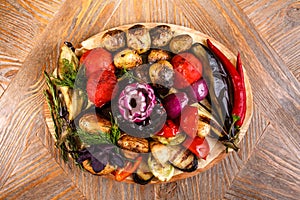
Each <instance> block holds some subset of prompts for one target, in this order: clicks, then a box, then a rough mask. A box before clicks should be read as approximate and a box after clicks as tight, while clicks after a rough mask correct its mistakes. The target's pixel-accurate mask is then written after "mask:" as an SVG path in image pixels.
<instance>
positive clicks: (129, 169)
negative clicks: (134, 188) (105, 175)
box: [115, 157, 142, 181]
mask: <svg viewBox="0 0 300 200" xmlns="http://www.w3.org/2000/svg"><path fill="white" fill-rule="evenodd" d="M141 162H142V157H138V158H137V159H136V160H135V162H134V163H132V162H127V163H126V165H125V167H123V168H118V169H117V170H116V171H115V178H116V180H117V181H123V180H124V179H125V178H127V177H128V176H130V175H131V174H132V173H133V172H134V171H135V170H136V169H137V168H138V166H139V165H140V164H141Z"/></svg>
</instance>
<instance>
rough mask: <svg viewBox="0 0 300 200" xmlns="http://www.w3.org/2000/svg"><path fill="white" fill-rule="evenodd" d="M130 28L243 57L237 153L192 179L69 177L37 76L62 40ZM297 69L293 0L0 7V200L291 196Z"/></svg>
mask: <svg viewBox="0 0 300 200" xmlns="http://www.w3.org/2000/svg"><path fill="white" fill-rule="evenodd" d="M137 22H164V23H172V24H177V25H182V26H186V27H189V28H193V29H195V30H197V31H200V32H203V33H205V34H207V35H209V36H211V37H213V38H215V39H216V40H218V41H219V42H221V43H222V44H224V45H225V46H226V47H228V49H230V50H231V51H232V52H234V53H237V51H240V52H241V56H242V59H243V61H244V66H245V68H246V70H247V73H248V75H249V79H250V83H251V85H252V90H253V102H254V113H253V118H252V122H251V124H250V127H249V130H248V132H247V133H246V135H245V137H244V138H243V140H242V142H241V147H242V148H241V150H240V151H239V152H237V153H236V152H234V153H231V154H229V155H228V156H227V157H226V159H224V160H222V161H221V162H220V163H219V164H217V165H215V166H213V167H212V168H211V169H209V170H208V171H205V172H203V173H201V174H199V175H197V176H194V177H192V178H187V179H184V180H180V181H176V182H172V183H167V184H157V185H146V186H140V185H136V184H135V185H134V184H127V183H119V182H115V181H113V180H107V179H104V178H102V177H97V176H92V175H90V174H88V173H85V172H82V171H80V170H79V169H78V170H76V168H75V170H74V168H73V167H74V166H72V164H70V163H64V162H63V161H62V160H61V158H60V157H59V155H58V153H57V151H56V150H55V148H53V146H54V144H53V141H52V138H51V137H50V135H49V132H48V129H47V126H46V124H45V120H44V117H43V103H44V96H43V90H44V89H45V80H44V78H43V71H44V70H47V71H51V70H53V68H54V67H55V66H56V63H57V60H58V55H59V50H60V46H61V45H62V43H63V42H64V41H71V42H72V43H73V44H78V43H79V42H80V41H82V40H84V39H86V38H88V37H89V36H91V35H93V34H95V33H97V32H99V31H102V30H105V29H108V28H112V27H115V26H119V25H123V24H131V23H137ZM299 63H300V2H299V1H297V0H255V1H254V0H228V1H223V0H205V1H202V0H151V1H149V0H116V1H112V0H108V1H103V0H97V1H96V0H95V1H92V0H2V1H0V108H1V109H0V124H1V126H0V199H299V195H300V151H299V150H300V147H299V144H300V134H299V133H300V131H299V130H300V129H299V128H300V126H299V125H300V93H299V88H300V86H299V80H300V66H299V65H300V64H299ZM72 169H73V170H72Z"/></svg>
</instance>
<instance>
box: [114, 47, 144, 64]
mask: <svg viewBox="0 0 300 200" xmlns="http://www.w3.org/2000/svg"><path fill="white" fill-rule="evenodd" d="M142 63H143V60H142V57H141V56H140V55H139V54H138V53H137V51H135V50H132V49H124V50H122V51H120V52H119V53H117V54H116V55H115V56H114V64H115V66H116V67H117V68H119V69H132V68H134V67H136V66H139V65H141V64H142Z"/></svg>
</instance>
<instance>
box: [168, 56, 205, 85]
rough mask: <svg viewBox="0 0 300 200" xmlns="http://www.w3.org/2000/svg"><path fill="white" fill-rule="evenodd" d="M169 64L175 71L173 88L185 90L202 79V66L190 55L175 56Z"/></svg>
mask: <svg viewBox="0 0 300 200" xmlns="http://www.w3.org/2000/svg"><path fill="white" fill-rule="evenodd" d="M171 64H172V65H173V67H174V70H175V80H174V87H175V88H178V89H181V88H185V87H187V86H189V85H191V84H192V83H194V82H196V81H197V80H199V79H200V78H201V77H202V64H201V62H200V60H199V59H198V58H196V57H195V56H194V55H193V54H191V53H181V54H177V55H176V56H174V57H173V59H172V61H171Z"/></svg>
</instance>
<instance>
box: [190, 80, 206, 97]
mask: <svg viewBox="0 0 300 200" xmlns="http://www.w3.org/2000/svg"><path fill="white" fill-rule="evenodd" d="M186 90H187V94H188V96H189V99H190V101H191V102H199V101H202V100H203V99H204V98H205V97H206V96H207V95H208V87H207V85H206V82H205V80H204V79H202V78H201V79H199V80H198V81H196V82H195V83H193V84H192V85H191V87H188V88H186Z"/></svg>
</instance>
